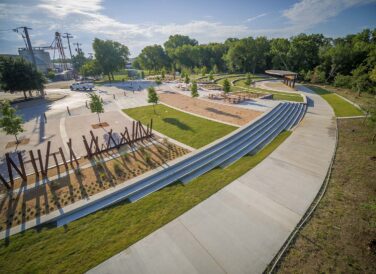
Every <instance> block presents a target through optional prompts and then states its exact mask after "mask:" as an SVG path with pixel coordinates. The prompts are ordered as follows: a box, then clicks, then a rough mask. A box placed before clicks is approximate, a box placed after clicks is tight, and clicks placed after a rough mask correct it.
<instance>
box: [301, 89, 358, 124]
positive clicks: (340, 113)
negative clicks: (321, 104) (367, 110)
mask: <svg viewBox="0 0 376 274" xmlns="http://www.w3.org/2000/svg"><path fill="white" fill-rule="evenodd" d="M307 87H308V88H309V89H311V90H313V91H315V92H316V93H317V94H320V96H321V97H322V98H324V99H325V100H326V101H327V102H328V103H329V104H330V105H331V106H332V108H333V110H334V113H335V114H336V116H337V117H349V116H360V115H363V112H362V111H361V110H360V109H358V108H357V107H355V106H354V105H352V104H350V103H349V102H347V101H346V100H344V99H342V98H341V97H339V96H338V95H337V94H335V93H332V92H330V91H328V90H326V89H323V88H320V87H316V86H311V85H307Z"/></svg>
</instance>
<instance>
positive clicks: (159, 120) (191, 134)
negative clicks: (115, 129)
mask: <svg viewBox="0 0 376 274" xmlns="http://www.w3.org/2000/svg"><path fill="white" fill-rule="evenodd" d="M123 111H124V112H125V113H126V114H128V115H129V116H131V117H132V118H133V119H136V120H139V121H141V122H142V123H143V124H145V125H146V124H148V123H150V118H153V128H154V129H155V130H156V131H158V132H160V133H162V134H165V135H167V136H169V137H171V138H173V139H175V140H178V141H179V142H182V143H184V144H186V145H189V146H191V147H194V148H200V147H203V146H205V145H207V144H209V143H211V142H213V141H214V140H217V139H219V138H221V137H223V136H225V135H227V134H228V133H230V132H231V131H233V130H235V129H236V127H233V126H229V125H226V124H222V123H218V122H214V121H211V120H208V119H204V118H201V117H197V116H194V115H190V114H188V113H184V112H181V111H178V110H175V109H173V108H169V107H167V106H164V105H156V106H155V113H154V110H153V106H143V107H137V108H130V109H125V110H123Z"/></svg>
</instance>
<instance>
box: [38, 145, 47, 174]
mask: <svg viewBox="0 0 376 274" xmlns="http://www.w3.org/2000/svg"><path fill="white" fill-rule="evenodd" d="M38 160H39V166H40V172H41V173H42V176H44V175H46V173H45V172H44V167H43V161H42V153H41V152H40V149H38Z"/></svg>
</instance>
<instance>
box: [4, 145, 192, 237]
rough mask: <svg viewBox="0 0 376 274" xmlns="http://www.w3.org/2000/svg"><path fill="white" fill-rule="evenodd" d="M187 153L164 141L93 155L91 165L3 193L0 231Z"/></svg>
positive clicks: (185, 150)
mask: <svg viewBox="0 0 376 274" xmlns="http://www.w3.org/2000/svg"><path fill="white" fill-rule="evenodd" d="M188 152H189V151H188V150H187V149H184V148H181V147H178V146H176V145H175V144H172V143H168V142H167V141H163V142H161V143H159V142H158V143H157V144H153V145H150V146H140V147H139V149H138V150H136V151H135V152H130V153H121V157H118V158H116V159H113V160H110V161H107V162H104V161H102V160H101V159H100V158H96V159H95V160H92V164H93V166H92V167H88V168H85V169H81V170H79V171H76V172H75V173H72V174H70V175H69V176H66V177H62V178H60V179H57V180H55V181H51V182H50V183H48V184H46V185H42V186H39V187H36V188H34V189H31V190H28V191H27V192H17V193H12V192H10V193H9V194H5V195H3V197H2V198H1V199H0V231H1V230H4V229H5V228H9V227H12V226H15V225H19V224H21V223H23V222H25V221H28V220H32V219H34V218H37V217H39V216H42V215H45V214H48V213H50V212H52V211H55V210H57V209H59V208H62V207H64V206H67V205H69V204H71V203H74V202H76V201H78V200H81V199H85V198H87V197H89V196H92V195H94V194H96V193H98V192H101V191H103V190H105V189H108V188H110V187H113V186H115V185H118V184H121V183H123V182H124V181H127V180H129V179H131V178H134V177H136V176H139V175H141V174H143V173H145V172H147V171H150V170H152V169H154V168H156V167H157V166H161V165H163V164H164V163H166V162H168V161H171V160H173V159H175V158H178V157H180V156H182V155H184V154H186V153H188Z"/></svg>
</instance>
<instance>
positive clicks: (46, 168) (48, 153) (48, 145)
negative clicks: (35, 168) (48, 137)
mask: <svg viewBox="0 0 376 274" xmlns="http://www.w3.org/2000/svg"><path fill="white" fill-rule="evenodd" d="M50 149H51V141H48V142H47V153H46V162H45V167H44V173H45V174H47V170H48V160H49V159H50Z"/></svg>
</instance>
